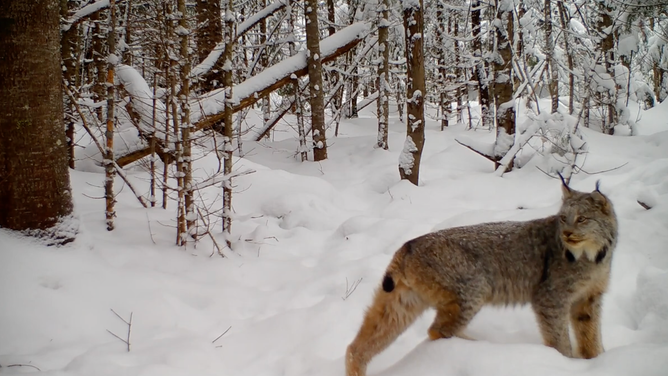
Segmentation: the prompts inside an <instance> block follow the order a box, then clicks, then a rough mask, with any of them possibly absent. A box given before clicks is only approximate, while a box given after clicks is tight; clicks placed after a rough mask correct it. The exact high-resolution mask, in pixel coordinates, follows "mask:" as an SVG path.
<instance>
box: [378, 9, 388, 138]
mask: <svg viewBox="0 0 668 376" xmlns="http://www.w3.org/2000/svg"><path fill="white" fill-rule="evenodd" d="M380 7H381V9H380V13H381V14H380V16H381V17H379V19H378V53H379V54H380V56H379V58H380V63H379V64H378V85H377V86H378V140H377V143H376V147H379V148H382V149H385V150H387V148H388V144H387V142H388V123H389V116H390V46H389V43H388V34H389V30H388V29H389V26H390V21H389V20H388V13H389V12H388V9H389V7H390V6H389V0H383V2H382V3H381V5H380Z"/></svg>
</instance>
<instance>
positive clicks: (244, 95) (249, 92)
mask: <svg viewBox="0 0 668 376" xmlns="http://www.w3.org/2000/svg"><path fill="white" fill-rule="evenodd" d="M369 30H370V24H369V23H368V22H357V23H354V24H352V25H350V26H348V27H346V28H344V29H341V30H340V31H338V32H337V33H336V34H334V35H332V36H330V37H328V38H325V39H323V40H322V41H321V42H320V53H321V55H322V62H323V63H324V62H327V61H331V60H333V59H335V58H336V57H338V56H339V55H341V54H343V53H345V52H347V51H348V50H350V49H351V48H352V47H354V46H355V45H357V44H358V43H359V42H360V41H361V40H362V39H364V37H366V35H367V34H368V32H369ZM307 73H308V68H307V66H306V51H301V52H299V53H298V54H296V55H294V56H292V57H289V58H287V59H285V60H283V61H281V62H280V63H278V64H275V65H272V66H271V67H269V68H267V69H265V70H263V71H262V72H260V73H259V74H257V75H255V76H253V77H250V78H249V79H247V80H245V81H244V82H241V83H240V84H238V85H236V86H234V88H233V90H232V103H233V104H234V107H235V111H238V110H240V109H242V108H245V107H247V106H250V105H252V104H253V103H255V102H257V101H258V100H259V99H260V98H262V97H263V96H265V95H267V94H269V93H270V92H272V91H274V90H276V89H278V88H279V87H281V86H283V85H285V84H286V83H287V82H289V81H291V80H292V78H291V77H292V75H295V76H297V77H299V76H303V75H306V74H307ZM202 97H205V98H204V99H203V100H202V101H201V102H200V104H201V109H202V112H201V113H200V114H195V113H193V114H192V116H193V120H194V121H196V120H195V119H196V118H197V116H198V115H199V116H200V118H204V117H206V116H211V118H214V119H211V120H210V119H204V120H203V121H201V122H200V123H199V124H196V127H197V128H198V129H201V128H204V127H206V126H210V125H212V124H214V123H216V122H218V121H220V119H222V115H221V113H222V112H223V110H224V108H225V106H224V103H225V102H224V99H225V91H224V89H217V90H214V91H212V92H210V93H208V94H204V95H202Z"/></svg>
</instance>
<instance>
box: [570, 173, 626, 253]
mask: <svg viewBox="0 0 668 376" xmlns="http://www.w3.org/2000/svg"><path fill="white" fill-rule="evenodd" d="M559 176H560V177H561V175H559ZM561 181H562V183H563V185H562V187H561V189H562V193H563V202H562V205H561V209H560V210H559V214H558V217H559V231H560V233H559V237H560V238H561V241H562V242H563V244H564V246H565V248H566V250H567V251H566V255H565V256H566V258H567V259H568V260H569V261H572V262H574V261H576V260H578V259H580V257H581V256H582V254H583V253H584V254H585V255H586V256H587V258H588V259H589V260H590V261H594V262H596V263H600V262H601V261H603V260H604V259H605V258H606V256H608V255H609V254H610V253H611V251H612V249H613V248H614V245H615V243H616V237H617V218H616V216H615V211H614V209H613V207H612V202H611V201H610V199H608V198H607V197H606V196H605V195H604V194H603V193H601V191H600V190H599V182H596V189H595V190H594V191H593V192H591V193H585V192H578V191H576V190H573V189H571V188H569V187H568V185H567V184H566V182H565V181H564V178H563V177H561Z"/></svg>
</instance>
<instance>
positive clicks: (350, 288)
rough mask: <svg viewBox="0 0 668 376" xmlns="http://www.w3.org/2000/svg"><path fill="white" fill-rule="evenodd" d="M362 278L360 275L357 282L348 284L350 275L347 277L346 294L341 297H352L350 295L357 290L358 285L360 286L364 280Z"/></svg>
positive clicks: (344, 298)
mask: <svg viewBox="0 0 668 376" xmlns="http://www.w3.org/2000/svg"><path fill="white" fill-rule="evenodd" d="M362 279H363V278H361V277H360V278H359V279H357V280H356V281H355V282H353V284H352V285H349V284H348V277H346V295H345V296H342V297H341V299H343V300H346V299H348V297H350V295H352V294H353V293H354V292H355V290H357V286H359V284H360V282H362Z"/></svg>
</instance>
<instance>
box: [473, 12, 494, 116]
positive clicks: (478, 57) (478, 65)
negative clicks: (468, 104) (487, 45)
mask: <svg viewBox="0 0 668 376" xmlns="http://www.w3.org/2000/svg"><path fill="white" fill-rule="evenodd" d="M471 8H472V10H471V33H472V36H473V38H472V39H473V40H472V48H473V57H474V59H475V76H476V80H477V81H478V103H479V104H480V121H481V125H482V127H483V128H491V127H493V126H494V124H493V123H494V119H492V117H491V111H490V108H489V103H490V101H489V86H488V85H487V78H486V77H487V75H486V74H485V73H486V72H485V60H484V59H483V51H482V41H481V36H480V28H481V22H480V14H481V9H482V1H481V0H473V2H472V3H471Z"/></svg>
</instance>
